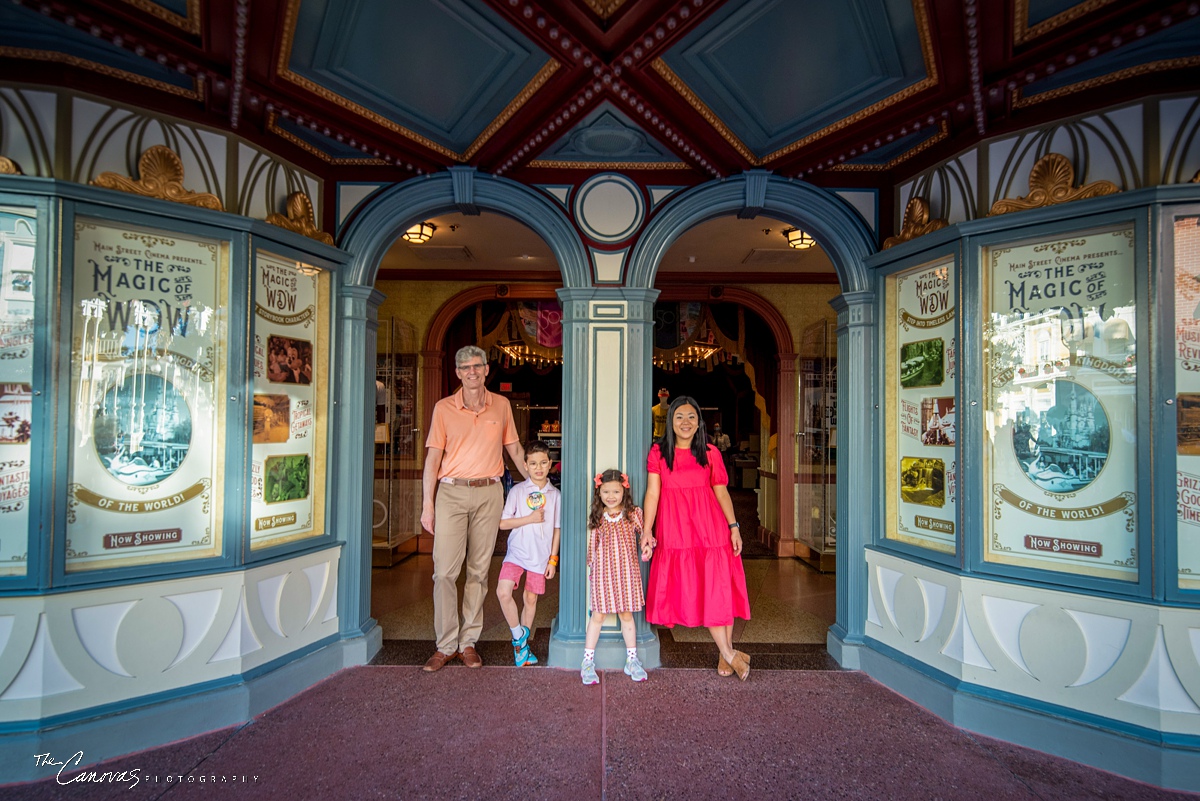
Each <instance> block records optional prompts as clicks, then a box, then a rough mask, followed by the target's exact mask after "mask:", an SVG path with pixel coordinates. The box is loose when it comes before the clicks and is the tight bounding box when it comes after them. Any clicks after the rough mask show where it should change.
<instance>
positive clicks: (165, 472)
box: [66, 218, 229, 572]
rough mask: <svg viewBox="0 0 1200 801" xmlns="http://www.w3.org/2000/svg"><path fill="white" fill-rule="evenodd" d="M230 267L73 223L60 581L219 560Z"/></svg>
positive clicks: (190, 248) (178, 238)
mask: <svg viewBox="0 0 1200 801" xmlns="http://www.w3.org/2000/svg"><path fill="white" fill-rule="evenodd" d="M228 261H229V246H228V243H226V242H221V241H217V240H211V239H203V238H198V237H192V236H185V235H182V234H178V233H174V232H170V231H156V230H150V229H143V228H135V227H132V226H124V225H114V224H112V223H108V222H103V221H99V220H87V219H82V218H81V219H79V220H77V221H76V224H75V266H74V296H75V298H74V305H73V307H72V315H73V319H72V348H71V396H70V403H71V412H70V416H71V429H70V436H71V451H70V468H69V470H70V476H69V482H68V493H69V500H68V505H67V534H66V570H67V571H68V572H71V571H81V570H94V569H98V568H109V567H123V566H129V565H139V564H147V563H155V562H171V561H178V560H181V559H196V558H200V557H207V556H214V555H218V554H220V553H221V523H222V520H223V519H224V518H223V514H222V505H223V498H224V495H223V489H224V470H225V467H224V466H225V456H224V432H225V402H224V400H225V391H224V390H225V385H226V375H225V363H226V361H227V359H226V341H225V339H226V326H227V320H226V317H225V314H224V312H223V311H222V309H225V308H228V305H229V302H228V299H227V297H226V295H227V291H228V290H227V279H226V275H227V272H228Z"/></svg>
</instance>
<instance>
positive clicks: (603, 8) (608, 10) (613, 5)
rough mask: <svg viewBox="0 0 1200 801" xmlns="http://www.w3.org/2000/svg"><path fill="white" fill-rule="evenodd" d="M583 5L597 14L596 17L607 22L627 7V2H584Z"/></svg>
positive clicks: (602, 0)
mask: <svg viewBox="0 0 1200 801" xmlns="http://www.w3.org/2000/svg"><path fill="white" fill-rule="evenodd" d="M583 4H584V5H585V6H587V7H588V8H590V9H591V10H592V11H595V12H596V16H597V17H599V18H600V19H602V20H607V19H608V18H609V17H611V16H612V15H613V14H615V13H616V11H617V9H618V8H620V7H621V6H623V5H625V0H583Z"/></svg>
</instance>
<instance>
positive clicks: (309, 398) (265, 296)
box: [250, 251, 325, 548]
mask: <svg viewBox="0 0 1200 801" xmlns="http://www.w3.org/2000/svg"><path fill="white" fill-rule="evenodd" d="M321 280H322V276H321V274H320V273H318V272H317V271H316V270H313V269H310V268H308V267H306V266H304V265H298V264H297V263H296V262H295V261H294V260H287V259H283V258H281V257H278V256H275V255H272V254H268V253H264V252H262V251H259V252H258V253H257V254H256V258H255V316H254V342H255V352H254V389H255V395H254V430H253V435H252V437H251V442H252V445H251V449H252V451H251V467H250V471H251V477H250V482H251V483H250V514H251V533H250V541H251V547H252V548H261V547H265V546H268V545H278V544H281V543H284V542H289V541H292V540H296V539H300V538H303V537H309V536H315V535H316V534H317V533H320V530H319V527H318V521H319V516H320V512H319V509H317V507H316V506H315V505H314V503H315V502H316V501H319V500H320V498H318V497H317V496H315V495H314V493H313V491H312V490H313V488H314V487H315V486H317V484H316V483H315V482H317V481H319V480H320V475H318V470H317V468H318V466H319V464H320V460H319V459H318V451H319V444H320V442H319V436H318V432H317V430H316V426H315V423H316V419H317V418H316V414H317V401H318V394H317V393H318V391H319V389H320V387H319V384H320V383H321V382H319V381H318V380H317V378H318V376H317V365H318V364H319V363H320V360H321V359H322V358H323V357H322V354H321V353H320V342H321V335H320V331H321V326H323V325H324V324H325V323H324V320H323V312H322V310H321V308H320V286H321V284H320V282H321Z"/></svg>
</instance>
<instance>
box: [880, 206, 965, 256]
mask: <svg viewBox="0 0 1200 801" xmlns="http://www.w3.org/2000/svg"><path fill="white" fill-rule="evenodd" d="M947 225H949V223H948V222H946V221H945V220H943V219H940V218H939V219H936V220H931V219H929V201H928V200H926V199H925V198H923V197H914V198H912V199H911V200H909V201H908V205H907V206H905V207H904V224H903V225H901V226H900V233H898V234H896V235H895V236H889V237H888V238H887V239H885V240H883V249H884V250H887V249H888V248H890V247H891V246H892V245H899V244H900V243H901V242H907V241H908V240H910V239H916V238H917V237H918V236H924V235H925V234H931V233H933V232H934V231H937V230H939V229H941V228H945V227H946V226H947Z"/></svg>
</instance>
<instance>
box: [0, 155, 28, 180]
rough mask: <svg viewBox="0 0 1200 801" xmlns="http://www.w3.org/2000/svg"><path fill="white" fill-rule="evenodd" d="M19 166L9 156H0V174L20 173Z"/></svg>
mask: <svg viewBox="0 0 1200 801" xmlns="http://www.w3.org/2000/svg"><path fill="white" fill-rule="evenodd" d="M22 174H23V173H22V172H21V168H20V167H18V166H17V163H16V162H15V161H13V160H12V159H10V158H6V157H5V156H0V175H22Z"/></svg>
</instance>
